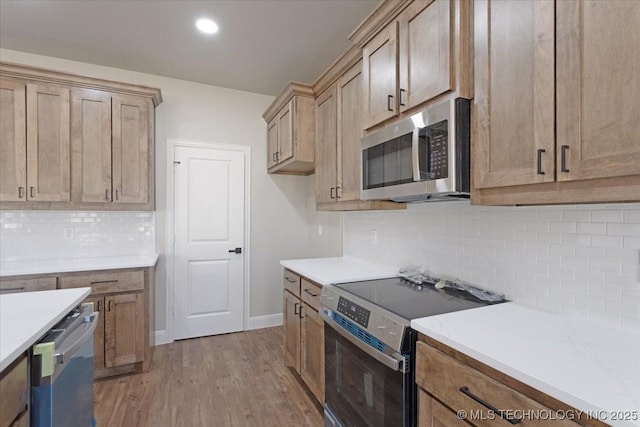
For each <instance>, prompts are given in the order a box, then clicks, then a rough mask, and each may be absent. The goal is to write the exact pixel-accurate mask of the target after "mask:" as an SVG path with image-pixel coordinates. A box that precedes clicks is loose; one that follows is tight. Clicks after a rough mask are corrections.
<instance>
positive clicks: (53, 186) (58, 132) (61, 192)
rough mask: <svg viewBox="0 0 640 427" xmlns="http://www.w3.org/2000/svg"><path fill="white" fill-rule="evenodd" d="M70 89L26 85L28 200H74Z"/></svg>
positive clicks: (34, 84) (32, 84) (33, 84)
mask: <svg viewBox="0 0 640 427" xmlns="http://www.w3.org/2000/svg"><path fill="white" fill-rule="evenodd" d="M69 110H70V109H69V89H68V88H65V87H61V86H55V85H50V84H45V83H37V84H36V83H29V84H27V187H28V191H27V198H28V199H29V200H34V201H42V202H62V201H70V200H71V177H70V175H71V173H70V172H71V166H70V155H71V141H70V137H69V129H70V117H69Z"/></svg>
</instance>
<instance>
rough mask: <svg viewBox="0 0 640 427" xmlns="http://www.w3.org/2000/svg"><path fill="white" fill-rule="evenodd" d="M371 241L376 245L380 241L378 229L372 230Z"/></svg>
mask: <svg viewBox="0 0 640 427" xmlns="http://www.w3.org/2000/svg"><path fill="white" fill-rule="evenodd" d="M371 243H372V244H374V245H375V244H377V243H378V230H371Z"/></svg>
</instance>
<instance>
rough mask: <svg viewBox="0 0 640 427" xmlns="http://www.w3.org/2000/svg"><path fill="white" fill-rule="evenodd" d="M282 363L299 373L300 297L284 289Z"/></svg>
mask: <svg viewBox="0 0 640 427" xmlns="http://www.w3.org/2000/svg"><path fill="white" fill-rule="evenodd" d="M282 309H283V311H282V315H283V323H284V364H285V365H287V366H290V367H292V368H293V369H295V370H296V372H297V373H300V314H299V313H300V311H299V310H300V298H298V297H296V296H294V295H293V294H292V293H291V292H289V291H284V305H283V308H282Z"/></svg>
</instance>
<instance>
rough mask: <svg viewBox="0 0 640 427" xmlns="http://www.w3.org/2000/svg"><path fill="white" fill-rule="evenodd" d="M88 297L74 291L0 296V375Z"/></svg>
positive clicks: (84, 290)
mask: <svg viewBox="0 0 640 427" xmlns="http://www.w3.org/2000/svg"><path fill="white" fill-rule="evenodd" d="M90 293H91V288H75V289H58V290H55V291H41V292H22V293H17V294H7V295H0V372H1V371H2V370H3V369H4V368H6V367H7V366H9V365H10V364H11V362H13V361H14V360H15V359H16V358H17V357H18V356H19V355H20V354H22V353H23V352H24V351H26V350H27V349H28V348H29V347H31V346H32V345H33V344H34V343H36V342H37V341H38V340H39V339H40V338H41V337H43V336H44V334H45V333H46V332H47V331H48V330H49V329H51V327H52V326H53V325H55V324H56V323H58V322H59V321H60V320H61V319H62V318H63V317H64V315H65V314H67V313H68V312H69V311H70V310H71V309H72V308H73V307H75V306H76V305H78V304H79V303H80V302H82V300H84V299H85V298H86V297H87V296H88V295H89V294H90Z"/></svg>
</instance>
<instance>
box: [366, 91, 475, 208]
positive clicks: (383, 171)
mask: <svg viewBox="0 0 640 427" xmlns="http://www.w3.org/2000/svg"><path fill="white" fill-rule="evenodd" d="M470 108H471V102H470V101H469V100H468V99H464V98H450V99H446V100H444V101H442V102H439V103H437V104H434V105H433V106H430V107H428V108H426V109H425V110H423V111H420V112H418V113H416V114H413V115H412V116H411V117H408V118H406V119H404V120H401V121H399V122H397V123H394V124H392V125H389V126H388V127H385V128H383V129H380V130H378V131H376V132H373V133H371V134H369V135H367V136H365V137H364V138H362V186H361V190H362V191H361V198H362V200H379V199H386V200H393V201H396V202H427V201H443V200H456V199H468V198H469V192H470V160H469V158H470V153H469V150H470V139H471V137H470V118H471V112H470Z"/></svg>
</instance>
